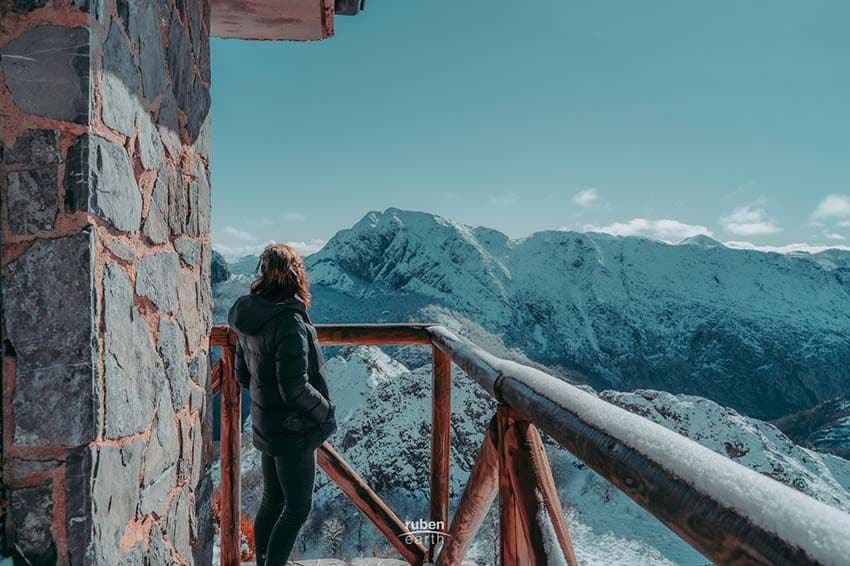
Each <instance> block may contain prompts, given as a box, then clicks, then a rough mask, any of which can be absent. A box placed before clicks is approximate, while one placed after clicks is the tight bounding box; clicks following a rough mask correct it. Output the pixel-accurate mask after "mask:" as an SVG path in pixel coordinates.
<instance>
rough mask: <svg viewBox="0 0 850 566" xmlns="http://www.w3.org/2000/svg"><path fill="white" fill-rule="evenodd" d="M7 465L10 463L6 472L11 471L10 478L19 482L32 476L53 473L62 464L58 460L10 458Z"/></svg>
mask: <svg viewBox="0 0 850 566" xmlns="http://www.w3.org/2000/svg"><path fill="white" fill-rule="evenodd" d="M8 463H11V466H10V467H9V468H7V470H9V469H11V472H12V474H11V477H12V478H14V479H15V480H16V481H20V480H22V479H24V478H26V477H27V476H31V475H33V474H42V473H45V472H53V471H54V470H56V469H57V468H59V466H61V465H62V462H60V461H59V460H28V459H25V458H16V457H13V458H10V460H9V462H8ZM8 463H7V465H8Z"/></svg>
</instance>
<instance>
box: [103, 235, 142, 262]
mask: <svg viewBox="0 0 850 566" xmlns="http://www.w3.org/2000/svg"><path fill="white" fill-rule="evenodd" d="M106 247H107V248H108V249H109V251H110V252H112V253H113V254H114V255H115V256H117V257H119V258H121V259H123V260H124V261H133V260H134V259H135V258H136V252H134V251H133V250H132V249H131V248H130V246H128V245H127V244H125V243H124V242H122V241H121V240H112V241H111V242H109V244H107V246H106Z"/></svg>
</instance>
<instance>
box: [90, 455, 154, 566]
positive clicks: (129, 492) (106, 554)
mask: <svg viewBox="0 0 850 566" xmlns="http://www.w3.org/2000/svg"><path fill="white" fill-rule="evenodd" d="M144 446H145V443H144V441H143V440H141V439H135V440H132V441H130V442H128V443H126V444H124V445H122V446H114V445H107V446H96V447H94V448H92V449H93V450H94V451H95V455H94V458H95V462H96V463H95V466H94V477H93V478H92V490H91V499H92V547H91V550H90V552H91V555H92V556H91V561H90V562H87V563H93V564H118V563H120V562H119V559H120V551H119V548H120V542H121V535H122V534H123V533H124V529H125V528H126V527H127V523H129V522H130V519H132V518H133V516H134V515H135V513H136V508H137V506H138V501H139V477H140V474H141V468H142V452H143V450H144Z"/></svg>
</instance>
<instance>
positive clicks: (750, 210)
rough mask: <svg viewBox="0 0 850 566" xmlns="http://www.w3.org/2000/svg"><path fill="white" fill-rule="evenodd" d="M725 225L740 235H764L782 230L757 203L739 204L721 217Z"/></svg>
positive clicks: (728, 229)
mask: <svg viewBox="0 0 850 566" xmlns="http://www.w3.org/2000/svg"><path fill="white" fill-rule="evenodd" d="M720 222H722V223H723V227H724V228H725V229H726V230H727V231H729V232H731V233H733V234H736V235H738V236H764V235H767V234H776V233H777V232H781V231H782V228H780V227H779V226H777V225H776V223H775V222H774V221H773V220H770V219H768V218H767V213H766V212H765V210H764V209H763V208H759V207H758V206H757V205H755V204H748V205H746V206H739V207H737V208H736V209H734V210H733V211H732V212H731V213H730V214H728V215H727V216H724V217H723V218H721V219H720Z"/></svg>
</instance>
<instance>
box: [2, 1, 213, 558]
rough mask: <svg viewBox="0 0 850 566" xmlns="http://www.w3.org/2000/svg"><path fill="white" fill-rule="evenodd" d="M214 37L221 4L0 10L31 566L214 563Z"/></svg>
mask: <svg viewBox="0 0 850 566" xmlns="http://www.w3.org/2000/svg"><path fill="white" fill-rule="evenodd" d="M208 35H209V2H208V1H207V0H193V1H184V0H0V57H2V58H0V143H2V150H3V151H2V159H0V166H1V167H2V169H0V196H1V197H2V201H1V202H2V206H0V221H1V224H2V226H1V227H2V322H3V328H2V331H3V335H2V338H3V353H4V357H3V381H2V461H3V466H2V472H3V473H2V481H3V486H2V487H3V490H4V499H6V500H7V501H8V512H7V513H6V514H4V516H3V519H2V521H3V522H4V525H3V529H2V531H3V540H2V541H0V542H2V544H3V546H4V548H3V549H0V550H2V551H4V552H5V553H7V554H17V555H23V556H24V557H25V558H26V561H24V560H20V562H21V563H31V564H34V565H38V564H122V565H123V564H174V563H190V564H192V563H195V564H209V563H210V560H211V540H212V532H211V529H212V525H211V509H210V504H211V492H212V484H211V479H210V474H209V464H210V460H211V455H212V454H211V442H210V441H211V431H210V427H209V423H210V420H209V415H210V411H208V408H207V395H206V388H207V387H208V372H209V363H208V350H209V346H208V334H209V330H210V324H211V308H210V304H211V297H210V287H209V281H210V256H211V248H210V242H209V219H210V186H209V177H208V163H209V117H208V113H209V105H210V104H209V102H210V99H209V81H210V75H209V41H208ZM16 563H18V560H16Z"/></svg>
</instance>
